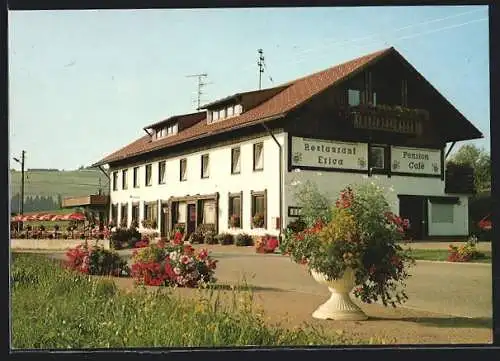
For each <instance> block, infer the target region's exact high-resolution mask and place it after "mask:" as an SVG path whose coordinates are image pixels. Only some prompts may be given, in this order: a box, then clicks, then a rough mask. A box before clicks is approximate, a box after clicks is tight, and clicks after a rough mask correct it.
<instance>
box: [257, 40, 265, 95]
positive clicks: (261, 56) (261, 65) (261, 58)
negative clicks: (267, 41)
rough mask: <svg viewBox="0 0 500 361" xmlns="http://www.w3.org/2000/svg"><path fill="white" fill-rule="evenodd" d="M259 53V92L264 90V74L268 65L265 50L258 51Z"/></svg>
mask: <svg viewBox="0 0 500 361" xmlns="http://www.w3.org/2000/svg"><path fill="white" fill-rule="evenodd" d="M257 53H259V59H258V60H257V65H258V67H259V90H260V89H261V88H262V73H263V72H264V67H265V66H266V64H265V63H264V50H262V49H258V50H257Z"/></svg>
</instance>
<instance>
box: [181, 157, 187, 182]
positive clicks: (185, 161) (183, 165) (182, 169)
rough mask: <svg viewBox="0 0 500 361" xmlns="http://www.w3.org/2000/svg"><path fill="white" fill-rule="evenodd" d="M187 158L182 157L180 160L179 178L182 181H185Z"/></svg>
mask: <svg viewBox="0 0 500 361" xmlns="http://www.w3.org/2000/svg"><path fill="white" fill-rule="evenodd" d="M186 170H187V159H186V158H183V159H181V160H180V176H179V179H180V180H181V182H182V181H185V180H186V179H187V172H186Z"/></svg>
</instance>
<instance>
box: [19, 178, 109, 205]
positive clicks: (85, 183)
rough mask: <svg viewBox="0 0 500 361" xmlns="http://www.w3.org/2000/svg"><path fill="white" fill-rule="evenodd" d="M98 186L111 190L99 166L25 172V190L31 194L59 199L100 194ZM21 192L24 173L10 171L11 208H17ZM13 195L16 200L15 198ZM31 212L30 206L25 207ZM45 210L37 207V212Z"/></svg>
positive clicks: (106, 190)
mask: <svg viewBox="0 0 500 361" xmlns="http://www.w3.org/2000/svg"><path fill="white" fill-rule="evenodd" d="M99 189H102V191H103V193H106V194H107V193H109V181H108V178H107V177H106V176H105V175H104V174H103V173H102V172H101V171H100V170H98V169H81V170H72V171H59V170H53V169H50V170H49V169H47V170H28V171H26V172H25V186H24V193H25V196H26V197H27V198H28V197H32V198H35V197H43V198H53V199H54V201H55V202H56V201H57V200H58V199H60V198H64V197H73V196H84V195H89V194H97V193H98V192H99ZM20 192H21V172H20V171H16V170H11V171H10V194H11V208H12V211H17V208H18V203H19V198H18V197H19V196H18V194H19V193H20ZM13 197H14V199H13ZM25 210H26V211H28V210H27V209H25ZM38 210H39V211H42V210H43V209H34V211H38Z"/></svg>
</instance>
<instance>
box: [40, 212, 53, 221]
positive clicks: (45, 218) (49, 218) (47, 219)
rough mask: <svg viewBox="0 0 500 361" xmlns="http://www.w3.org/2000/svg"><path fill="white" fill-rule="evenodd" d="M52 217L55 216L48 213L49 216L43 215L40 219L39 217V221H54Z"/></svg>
mask: <svg viewBox="0 0 500 361" xmlns="http://www.w3.org/2000/svg"><path fill="white" fill-rule="evenodd" d="M52 217H54V215H53V214H49V213H47V214H42V215H40V216H39V217H37V219H38V220H39V221H51V220H52Z"/></svg>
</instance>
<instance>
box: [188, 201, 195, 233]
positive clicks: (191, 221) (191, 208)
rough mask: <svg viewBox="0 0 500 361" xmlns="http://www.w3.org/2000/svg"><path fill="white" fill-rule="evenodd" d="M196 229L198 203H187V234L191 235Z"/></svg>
mask: <svg viewBox="0 0 500 361" xmlns="http://www.w3.org/2000/svg"><path fill="white" fill-rule="evenodd" d="M195 229H196V204H188V205H187V222H186V235H187V236H188V237H189V235H190V234H191V233H193V232H194V231H195Z"/></svg>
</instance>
